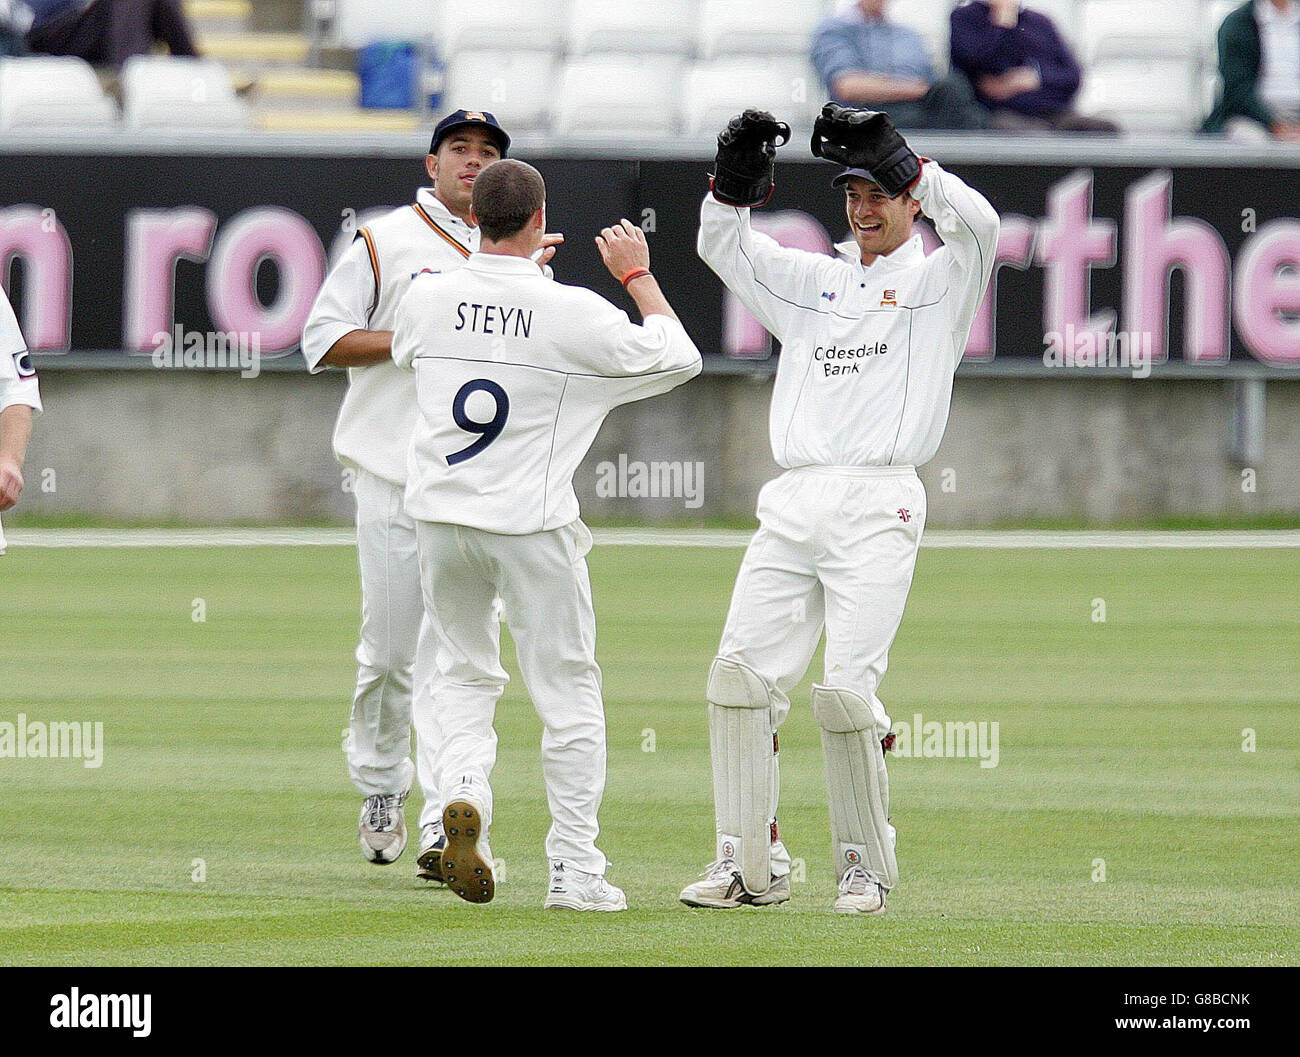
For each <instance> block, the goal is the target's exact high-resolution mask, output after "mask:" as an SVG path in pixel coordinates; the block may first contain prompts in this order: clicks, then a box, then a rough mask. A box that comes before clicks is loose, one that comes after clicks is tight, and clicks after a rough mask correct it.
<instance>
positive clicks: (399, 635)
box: [347, 469, 442, 825]
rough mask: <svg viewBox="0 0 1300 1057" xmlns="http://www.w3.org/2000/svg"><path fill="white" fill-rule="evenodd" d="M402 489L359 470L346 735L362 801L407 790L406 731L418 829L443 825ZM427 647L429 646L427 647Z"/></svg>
mask: <svg viewBox="0 0 1300 1057" xmlns="http://www.w3.org/2000/svg"><path fill="white" fill-rule="evenodd" d="M403 492H404V489H403V488H402V486H401V485H396V484H392V483H390V482H388V481H385V480H384V479H383V478H381V477H376V476H375V475H374V474H372V473H369V472H367V471H365V470H361V469H358V470H357V477H356V489H355V495H356V501H357V557H358V562H359V564H360V567H361V641H360V643H359V644H358V646H357V688H356V693H355V695H354V696H353V698H352V716H351V721H350V723H349V731H348V753H347V754H348V772H349V773H350V774H351V776H352V781H353V783H354V784H355V785H356V787H357V789H358V790H360V792H361V794H362V795H363V796H373V795H374V794H376V793H379V794H389V793H400V792H402V790H404V789H408V788H410V785H411V780H412V777H413V772H414V770H415V768H413V767H412V766H411V729H412V727H414V729H415V745H416V758H417V760H418V762H419V768H418V770H419V778H420V786H421V788H422V789H423V791H424V806H423V808H422V810H421V812H420V824H421V825H425V824H427V823H429V822H433V821H436V820H437V819H440V818H441V817H442V802H441V800H440V799H439V797H438V787H437V782H436V781H435V775H434V770H433V768H434V762H433V761H434V749H435V747H436V745H437V740H438V735H437V727H436V725H435V718H434V714H433V705H432V687H431V678H432V674H433V671H432V665H431V662H432V651H433V646H432V629H431V627H430V626H429V623H428V620H427V619H426V618H425V613H424V600H423V598H422V597H421V592H420V563H419V557H418V553H417V550H416V541H415V522H414V521H413V520H411V518H410V517H408V516H407V514H406V510H405V507H404V504H403V500H402V495H403ZM426 639H427V640H428V641H426Z"/></svg>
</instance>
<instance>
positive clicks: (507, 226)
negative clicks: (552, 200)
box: [470, 158, 546, 242]
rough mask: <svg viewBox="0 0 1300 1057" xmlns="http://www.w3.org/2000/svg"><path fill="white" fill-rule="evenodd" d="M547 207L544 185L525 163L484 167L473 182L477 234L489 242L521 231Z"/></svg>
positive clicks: (503, 162)
mask: <svg viewBox="0 0 1300 1057" xmlns="http://www.w3.org/2000/svg"><path fill="white" fill-rule="evenodd" d="M545 204H546V182H545V181H544V180H543V179H542V174H541V173H539V172H538V171H537V170H536V169H534V168H533V167H532V166H531V165H529V164H528V163H527V162H522V161H516V160H515V159H513V158H508V159H502V160H501V161H494V162H492V164H491V165H486V166H484V167H483V171H482V172H480V173H479V174H478V176H477V177H476V178H475V180H474V193H473V195H472V196H471V198H470V206H471V208H472V209H473V210H474V215H475V216H476V217H477V218H478V226H479V231H481V232H482V233H483V238H485V239H487V240H489V241H490V242H500V241H501V240H502V239H508V238H510V236H511V235H517V234H519V232H521V231H522V230H523V229H524V225H525V224H527V223H528V221H529V218H530V217H532V215H533V214H534V213H536V212H537V211H538V210H539V209H541V208H542V206H544V205H545Z"/></svg>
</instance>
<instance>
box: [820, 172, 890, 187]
mask: <svg viewBox="0 0 1300 1057" xmlns="http://www.w3.org/2000/svg"><path fill="white" fill-rule="evenodd" d="M851 176H856V177H858V178H859V179H861V180H867V181H869V182H871V183H873V184H879V183H880V181H879V180H877V179H876V178H875V176H873V175H872V173H871V170H870V169H845V170H844V171H843V172H842V173H840V174H839V176H837V177H835V179H834V180H832V181H831V186H832V187H843V186H844V185H845V184H846V183H848V182H849V177H851Z"/></svg>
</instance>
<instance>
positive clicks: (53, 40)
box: [27, 0, 198, 68]
mask: <svg viewBox="0 0 1300 1057" xmlns="http://www.w3.org/2000/svg"><path fill="white" fill-rule="evenodd" d="M156 41H161V42H162V43H164V44H166V45H167V49H168V50H169V51H170V52H171V53H172V54H173V55H197V54H198V51H197V50H196V49H195V47H194V37H193V34H192V33H191V32H190V24H189V22H188V21H187V20H186V18H185V12H184V11H182V10H181V5H180V0H95V3H93V4H91V5H90V7H88V8H87V9H86V10H84V11H81V12H78V13H77V14H75V15H73V16H72V17H70V18H65V19H63V20H61V21H59V22H55V23H53V24H51V25H48V26H42V27H41V28H40V29H39V30H33V31H32V32H31V33H29V34H28V35H27V44H28V46H29V47H30V48H31V50H32V51H34V52H37V53H38V54H42V55H71V56H74V57H76V58H78V59H85V60H86V61H87V62H89V63H91V64H93V65H96V66H112V67H115V68H120V67H121V66H122V64H123V63H124V62H126V60H127V59H129V58H131V56H132V55H148V54H149V53H150V52H152V51H153V46H154V43H155V42H156Z"/></svg>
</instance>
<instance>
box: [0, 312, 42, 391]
mask: <svg viewBox="0 0 1300 1057" xmlns="http://www.w3.org/2000/svg"><path fill="white" fill-rule="evenodd" d="M15 404H24V405H26V406H27V407H30V408H31V409H32V410H33V411H34V412H35V413H36V414H38V415H39V414H40V413H41V410H42V408H41V390H40V385H39V383H38V382H37V380H36V368H35V367H33V366H32V359H31V357H30V356H29V355H28V354H27V343H26V342H25V341H24V340H23V335H22V331H21V330H19V329H18V320H17V318H16V317H15V316H14V310H13V306H12V305H10V304H9V298H8V296H7V295H6V294H5V292H4V291H3V290H2V289H0V411H3V410H4V409H5V408H7V407H13V406H14V405H15Z"/></svg>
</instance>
